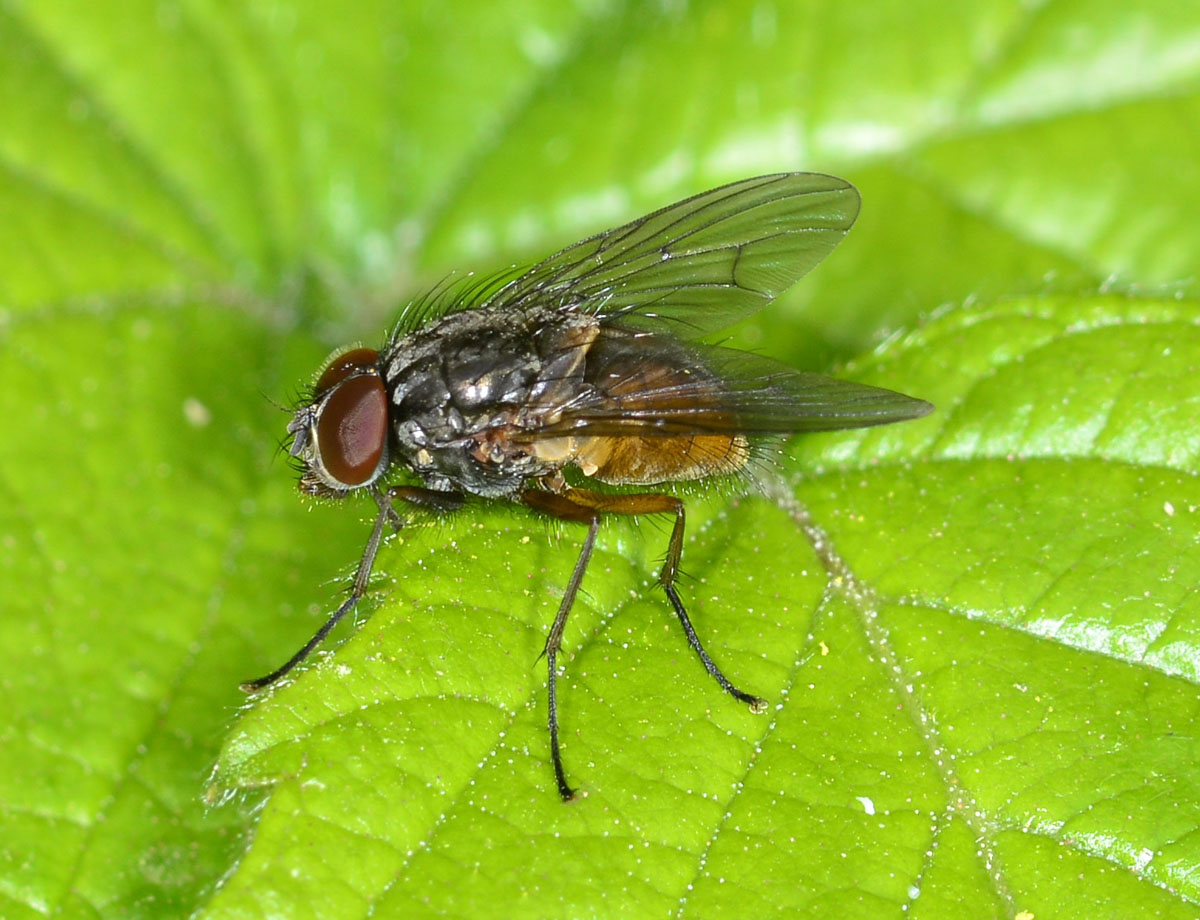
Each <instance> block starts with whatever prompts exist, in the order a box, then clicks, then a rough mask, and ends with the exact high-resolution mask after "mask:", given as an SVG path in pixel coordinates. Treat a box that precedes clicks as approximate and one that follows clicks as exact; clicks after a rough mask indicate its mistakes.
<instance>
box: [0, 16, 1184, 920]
mask: <svg viewBox="0 0 1200 920" xmlns="http://www.w3.org/2000/svg"><path fill="white" fill-rule="evenodd" d="M1198 33H1200V16H1198V15H1197V11H1196V10H1193V9H1192V8H1191V7H1190V6H1186V5H1185V6H1182V7H1181V6H1180V5H1178V4H1173V3H1167V2H1166V0H1155V2H1150V3H1139V4H1133V5H1130V4H1121V3H1115V2H1108V0H1076V2H1074V3H1069V4H1050V5H1044V6H1029V5H1028V4H1025V5H1022V4H1016V3H1012V2H1006V3H1000V2H993V3H988V2H984V0H976V2H971V3H965V4H958V5H947V4H945V3H933V2H926V0H919V2H907V3H898V2H895V3H893V2H889V0H874V2H872V3H869V4H866V5H862V4H859V5H853V4H850V5H847V4H835V3H805V4H788V5H774V4H770V3H759V2H755V3H738V2H731V0H714V2H707V3H700V4H695V5H691V6H681V5H672V4H667V5H662V6H659V7H653V8H652V7H649V6H646V5H642V4H628V5H626V4H620V3H614V2H603V0H594V2H588V3H580V4H576V5H567V4H562V3H550V2H546V0H522V2H521V3H519V4H516V5H514V4H501V5H496V4H485V3H475V4H468V3H458V4H455V5H453V6H452V7H449V8H447V7H444V6H443V7H436V6H430V7H428V8H427V9H425V10H418V9H416V8H415V7H414V6H413V5H411V4H390V3H385V2H382V0H379V2H375V3H370V4H356V5H354V8H353V13H352V14H350V13H348V12H347V11H346V10H345V9H343V8H342V7H338V6H334V5H332V4H324V3H319V2H313V0H308V2H302V0H291V2H288V3H283V4H279V3H276V4H248V5H237V4H221V3H212V2H209V0H187V2H167V3H162V2H155V3H144V2H135V3H125V4H121V5H120V6H119V7H118V6H116V5H114V4H110V3H91V4H81V3H68V2H61V0H47V2H43V0H39V2H37V3H29V2H24V3H23V2H15V0H10V2H8V3H6V4H3V5H0V111H2V112H3V116H0V214H2V215H3V218H2V219H0V413H2V416H0V417H3V418H5V419H7V420H8V421H9V430H8V432H7V433H6V436H5V438H4V439H3V444H2V446H0V494H2V496H3V500H0V598H3V600H2V601H0V606H2V613H3V616H0V675H2V677H0V705H2V706H3V709H4V711H5V712H6V713H7V714H8V718H7V719H6V720H5V723H4V726H3V728H2V729H0V816H2V817H0V821H2V826H0V915H2V916H4V917H6V918H7V917H14V918H21V917H40V916H45V915H47V914H53V915H59V916H68V917H75V916H91V917H114V918H116V917H119V918H128V917H166V916H179V917H182V916H201V917H214V918H215V917H230V916H246V917H260V916H286V917H297V918H302V917H305V916H312V917H357V916H365V915H367V914H371V915H373V916H380V917H383V916H402V917H412V916H434V915H437V916H445V915H453V916H464V917H465V916H470V917H475V916H489V915H504V916H514V917H515V916H529V917H541V916H612V917H623V918H627V917H640V916H651V915H653V916H661V915H664V914H670V915H677V916H678V915H691V916H701V917H709V916H721V915H730V916H750V915H765V916H784V915H793V914H798V915H827V916H841V917H872V918H873V917H880V916H893V915H896V916H898V915H900V914H906V915H909V916H916V917H921V918H938V917H960V916H963V915H970V916H981V917H983V916H1007V917H1017V916H1021V917H1027V916H1033V917H1036V918H1038V920H1043V918H1047V917H1077V916H1089V917H1090V916H1102V915H1112V916H1161V917H1181V918H1182V917H1192V916H1194V915H1195V913H1196V904H1197V903H1200V890H1198V889H1197V883H1196V879H1197V878H1198V877H1200V872H1198V869H1197V867H1198V866H1200V850H1198V848H1197V842H1196V836H1197V835H1196V831H1195V829H1196V827H1197V826H1198V817H1200V815H1198V812H1200V794H1198V793H1197V789H1198V788H1200V783H1198V780H1200V776H1198V775H1197V771H1198V768H1197V767H1196V764H1197V763H1198V762H1200V757H1197V753H1198V752H1197V751H1196V750H1195V747H1196V742H1195V740H1194V737H1193V736H1194V734H1195V733H1194V731H1192V725H1193V723H1194V721H1195V719H1196V716H1197V713H1196V700H1197V684H1198V682H1200V674H1198V673H1197V670H1198V666H1200V654H1198V648H1200V636H1198V634H1197V633H1198V630H1200V608H1198V607H1197V604H1196V602H1195V596H1196V593H1197V581H1198V573H1200V560H1198V558H1197V556H1198V554H1200V550H1198V549H1197V546H1200V542H1198V541H1197V533H1196V531H1197V514H1198V511H1197V509H1200V495H1198V494H1197V492H1198V489H1197V485H1196V476H1197V470H1198V466H1200V463H1198V460H1197V455H1198V453H1200V436H1198V435H1197V434H1196V432H1197V431H1200V425H1198V424H1197V422H1198V421H1200V419H1198V416H1200V389H1198V387H1197V385H1196V382H1195V381H1196V379H1197V374H1196V368H1197V366H1198V364H1200V345H1198V344H1197V342H1198V341H1200V340H1198V338H1197V335H1196V330H1197V326H1198V325H1200V303H1198V302H1197V300H1196V298H1195V296H1194V290H1193V288H1192V287H1191V283H1192V279H1193V278H1194V277H1195V276H1196V274H1197V262H1196V256H1195V254H1196V253H1197V252H1198V251H1200V229H1197V228H1198V226H1200V225H1198V224H1197V222H1196V220H1195V214H1196V212H1197V209H1198V207H1200V179H1198V178H1197V177H1198V176H1200V172H1197V170H1196V169H1195V163H1196V162H1197V158H1198V154H1200V149H1198V146H1197V140H1196V137H1195V133H1194V132H1191V131H1189V130H1187V126H1188V125H1190V124H1192V123H1194V122H1195V121H1196V119H1197V117H1198V116H1200V112H1198V111H1197V109H1198V108H1200V95H1198V94H1197V91H1196V87H1197V85H1200V84H1198V82H1197V77H1198V75H1200V54H1198V53H1197V51H1196V49H1197V47H1200V46H1198V45H1197V41H1196V36H1197V34H1198ZM799 168H807V169H819V170H822V171H827V172H832V173H835V174H838V175H843V176H845V177H847V178H849V179H851V180H852V181H853V182H855V184H856V185H858V186H859V188H860V190H861V191H862V194H863V199H864V210H863V215H862V217H861V219H860V221H859V224H858V226H857V227H856V228H855V229H854V231H853V232H852V233H851V234H850V236H849V238H848V239H847V241H846V242H845V243H844V244H843V245H842V247H841V248H840V249H839V250H838V251H837V252H836V253H834V254H833V255H832V256H831V257H830V258H829V260H828V262H827V264H825V265H822V266H821V267H819V268H818V269H817V270H816V271H815V272H814V273H813V275H811V276H810V277H809V278H806V279H805V281H804V282H803V283H802V284H801V285H799V286H798V287H797V289H796V290H795V291H794V292H792V293H790V294H788V295H787V296H785V297H784V298H782V299H781V301H780V303H778V304H776V305H775V306H774V307H772V308H771V309H769V310H767V311H764V312H763V313H762V314H761V315H759V316H758V317H755V318H754V319H753V320H752V321H751V322H749V323H746V324H744V325H743V327H742V328H740V329H739V330H737V331H736V338H735V342H736V343H738V344H741V345H743V346H750V347H755V348H759V349H762V350H765V351H769V352H771V353H772V354H775V355H777V356H779V357H781V358H783V359H784V360H787V361H789V362H791V363H793V364H796V365H798V366H804V367H809V368H814V369H827V368H828V367H829V366H830V365H831V364H832V363H834V362H843V361H847V360H853V363H852V364H851V365H850V366H849V367H848V368H846V369H844V370H843V371H842V372H843V373H845V374H847V375H848V376H852V377H854V378H856V379H862V380H865V381H867V382H871V383H877V384H881V385H884V386H890V387H893V388H897V389H901V390H903V391H905V392H909V393H912V394H913V395H917V396H921V397H924V398H928V399H930V400H931V401H933V402H934V403H935V404H936V405H937V407H938V411H937V412H936V413H935V414H934V415H932V416H930V417H929V418H926V419H923V420H920V421H918V422H914V423H909V424H905V425H901V426H894V427H889V428H883V429H874V430H870V431H864V432H850V433H846V434H842V435H837V436H834V435H822V436H812V437H807V438H804V439H802V440H798V441H796V442H795V443H793V444H791V445H789V446H788V448H787V453H786V455H785V456H783V457H781V458H780V462H779V463H778V464H777V465H775V466H773V467H772V469H773V470H774V472H772V473H770V474H768V475H765V477H764V483H763V491H762V492H759V491H756V490H753V489H750V490H748V491H747V492H746V493H745V494H738V493H736V492H730V491H728V490H715V491H708V492H703V493H696V494H692V493H687V501H688V523H689V538H688V541H687V543H686V546H685V556H684V569H685V571H686V573H687V576H688V577H686V578H684V579H683V580H682V581H681V591H682V592H683V594H684V597H685V599H686V601H687V602H688V604H689V609H690V611H691V614H692V617H693V620H694V622H695V625H696V628H697V630H698V631H699V633H700V635H701V637H702V639H703V640H704V642H705V644H706V646H707V648H708V649H709V651H710V652H711V653H712V654H713V656H714V658H716V660H717V661H718V662H719V664H720V665H721V666H722V668H723V669H724V670H725V671H726V672H727V673H728V674H729V675H730V676H731V677H732V678H734V679H735V681H736V682H737V683H738V684H739V685H740V686H742V687H744V688H745V689H748V690H751V691H753V692H755V693H759V694H762V695H763V696H766V697H768V698H769V699H770V701H771V703H772V706H771V708H770V709H769V710H768V712H767V713H765V714H763V715H761V716H756V715H754V714H752V713H750V712H749V711H747V709H746V708H745V707H744V706H743V705H741V704H738V703H736V702H735V701H733V700H732V699H731V698H729V697H727V696H726V695H724V694H722V693H721V691H720V689H719V688H718V687H717V686H716V685H715V684H714V683H713V682H712V681H711V680H710V679H709V678H708V676H707V675H706V674H705V673H704V671H703V669H702V668H701V667H700V665H699V663H698V662H697V661H696V659H695V656H694V654H693V653H692V652H691V650H690V649H689V648H688V646H687V644H686V642H685V641H684V639H683V637H682V635H681V634H680V630H679V627H678V623H677V622H676V621H675V619H674V616H673V615H672V613H671V611H670V608H669V606H668V605H667V604H666V602H665V599H664V598H663V597H662V594H661V592H660V591H659V590H658V589H656V588H655V587H654V580H655V577H656V573H657V568H658V565H659V564H660V560H661V558H662V553H663V552H664V550H665V543H666V537H667V533H668V529H667V526H666V524H665V523H664V522H661V521H655V520H652V519H648V518H647V519H643V520H641V521H640V522H638V523H636V524H635V523H629V522H619V521H618V522H611V523H608V524H606V526H605V528H604V530H603V533H602V538H601V543H600V546H599V548H598V550H597V555H596V557H595V559H594V560H593V563H592V568H591V570H590V572H589V575H588V578H587V580H586V582H585V585H584V593H583V595H581V597H580V599H579V602H578V603H577V606H576V610H575V612H574V614H573V616H572V619H571V621H570V623H569V624H568V628H567V633H566V637H565V647H564V655H563V657H562V659H561V661H560V663H561V664H562V669H563V675H562V677H561V679H560V682H559V688H560V703H561V715H562V720H563V741H564V756H565V759H566V765H567V769H568V771H569V774H570V777H571V779H572V781H573V782H575V783H577V784H578V785H579V786H580V787H581V789H582V790H583V791H584V793H585V795H584V796H582V797H581V798H580V799H579V800H578V801H576V802H574V803H572V804H570V805H566V806H564V805H562V804H561V803H560V802H559V801H558V799H557V796H556V794H555V792H554V787H553V777H552V773H551V770H550V766H549V762H548V761H549V756H548V744H547V738H546V730H545V726H544V722H545V709H546V676H545V670H544V666H545V663H544V661H539V660H538V654H539V652H540V651H541V649H542V644H543V642H544V639H545V631H546V629H547V627H548V624H549V622H550V620H551V619H552V618H553V614H554V611H555V609H556V608H557V604H558V601H559V598H560V597H561V592H562V589H563V587H564V585H565V583H566V581H567V578H568V577H569V573H570V570H571V567H572V565H573V564H574V560H575V555H576V552H577V547H578V544H579V540H580V537H581V534H580V533H579V532H577V529H576V528H573V527H569V526H563V527H561V528H548V527H547V525H546V524H545V523H544V522H542V521H540V520H538V519H535V518H533V517H531V516H529V515H526V514H523V513H520V512H518V511H515V510H512V509H508V508H506V507H499V506H487V507H481V508H475V509H472V510H471V511H470V512H469V513H465V514H462V515H459V516H456V517H453V518H449V519H446V520H438V521H426V522H424V523H423V524H422V526H418V527H413V528H411V529H409V530H407V531H405V532H404V533H403V534H402V535H400V537H398V538H396V539H393V540H392V541H391V542H390V543H389V544H388V546H387V547H386V548H385V550H384V552H383V553H382V554H381V556H380V560H379V563H378V565H377V571H378V572H379V573H380V578H379V581H378V585H377V589H376V590H375V591H373V592H372V595H371V597H370V598H369V603H366V604H364V605H363V607H364V609H363V611H362V612H361V615H360V617H359V619H358V622H357V623H354V624H349V623H348V624H346V625H345V626H343V627H340V628H339V629H338V631H337V632H336V634H335V635H334V636H333V637H331V640H330V641H329V642H328V643H326V647H325V649H324V650H323V652H322V653H321V654H320V655H319V656H317V657H316V658H315V659H314V661H313V662H312V663H311V664H309V665H306V666H305V667H304V668H303V669H302V670H301V671H299V672H298V673H297V677H296V679H295V680H294V681H293V682H290V683H288V684H287V685H286V686H282V687H279V688H277V689H276V690H275V691H273V692H271V693H268V694H265V695H263V697H262V698H256V699H253V700H246V699H245V698H244V697H243V696H242V695H241V694H240V693H239V692H238V691H237V689H236V686H237V683H238V682H239V681H240V680H243V679H246V678H248V677H252V676H254V675H256V674H259V673H262V672H263V671H265V670H267V669H269V668H271V667H273V666H275V665H277V664H279V663H280V662H281V661H282V660H283V659H284V658H286V656H287V655H289V654H290V653H291V652H292V651H294V650H295V648H296V647H298V646H299V644H300V643H301V642H303V641H304V640H305V639H306V638H307V637H308V636H309V635H310V634H311V632H312V631H313V629H315V628H316V626H317V625H318V624H319V623H320V622H321V621H322V620H323V618H324V616H326V615H327V614H328V612H329V609H330V608H331V606H332V605H333V604H335V603H336V601H337V599H338V597H339V596H340V595H339V592H340V590H341V588H342V585H343V581H344V579H345V577H346V576H347V574H348V572H349V571H350V570H351V568H352V566H353V564H354V563H355V562H356V561H357V559H358V554H359V552H360V551H361V545H362V542H363V541H364V540H365V538H366V535H367V534H366V528H367V525H366V524H365V523H364V521H363V520H362V518H363V517H364V516H366V515H367V514H369V511H370V508H369V507H368V504H369V503H367V504H359V503H357V502H347V503H345V505H344V506H337V505H321V506H315V507H310V506H306V505H304V504H303V503H302V502H300V501H299V500H297V498H296V496H295V493H294V488H293V483H292V482H291V480H290V476H289V474H288V471H287V469H286V466H285V464H283V463H282V462H281V461H280V460H279V458H278V457H276V456H275V452H276V445H277V439H278V438H279V436H280V435H281V434H282V428H283V422H284V419H285V416H284V415H283V413H281V412H279V411H277V410H276V409H275V408H274V407H273V406H272V405H271V404H270V402H269V400H268V399H264V398H263V394H266V395H267V396H268V397H269V398H270V399H276V400H286V399H287V398H288V395H287V394H288V393H289V392H291V391H292V390H293V389H294V388H295V387H297V386H298V385H302V384H303V383H304V382H305V381H306V380H307V377H308V375H309V374H310V373H311V372H312V370H313V369H314V368H315V367H316V366H317V365H318V363H319V361H320V358H321V356H322V355H323V354H325V353H326V352H327V351H328V350H329V349H330V348H331V347H333V346H334V345H337V344H341V343H342V342H343V341H346V340H352V339H355V338H362V339H364V340H367V341H373V340H374V339H375V338H376V337H377V330H378V329H379V328H381V327H382V326H384V325H386V323H387V322H388V321H389V319H390V317H391V316H392V315H394V313H395V311H396V309H397V307H398V306H399V305H400V304H402V303H403V302H404V301H405V300H406V299H407V298H408V297H411V296H415V295H417V294H419V293H421V292H422V291H423V290H424V289H426V288H427V287H428V286H429V285H430V284H432V283H435V282H436V281H437V280H438V279H439V278H441V277H442V276H444V274H445V272H446V271H448V270H450V269H452V268H459V269H467V268H475V269H480V270H488V269H489V268H492V267H495V266H499V265H503V264H506V263H508V262H509V261H513V260H517V261H528V260H530V259H534V258H537V257H538V256H541V255H544V254H546V253H548V252H550V251H551V250H552V249H553V248H554V247H555V246H557V245H560V244H565V243H569V242H571V241H573V240H574V239H578V238H579V237H581V236H583V235H584V234H586V233H589V232H592V231H595V230H599V229H603V228H604V227H606V226H609V225H612V224H615V223H617V222H619V221H621V220H625V219H628V218H631V217H634V216H636V215H638V214H640V213H642V212H644V211H645V210H648V209H649V208H652V207H655V206H659V205H662V204H665V203H667V202H669V201H672V200H674V199H676V198H679V197H682V196H684V195H686V194H688V193H692V192H696V191H699V190H702V189H704V188H706V187H709V186H711V185H715V184H718V183H720V182H722V181H726V180H731V179H736V178H740V177H743V176H747V175H752V174H755V173H761V172H770V171H776V170H781V169H799ZM947 304H950V305H952V306H946V305H947ZM902 328H907V329H909V332H908V334H906V335H904V336H903V337H899V338H897V337H895V336H893V333H894V331H895V330H897V329H902ZM885 341H886V343H887V344H886V347H883V348H875V346H876V345H878V343H880V342H885ZM214 771H215V772H214Z"/></svg>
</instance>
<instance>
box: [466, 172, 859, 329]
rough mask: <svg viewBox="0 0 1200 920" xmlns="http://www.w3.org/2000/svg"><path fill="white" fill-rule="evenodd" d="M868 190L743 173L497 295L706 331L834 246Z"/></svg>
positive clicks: (751, 306)
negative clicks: (861, 192)
mask: <svg viewBox="0 0 1200 920" xmlns="http://www.w3.org/2000/svg"><path fill="white" fill-rule="evenodd" d="M858 208H859V197H858V191H857V190H856V189H855V188H854V186H852V185H850V183H848V182H846V181H844V180H842V179H837V178H835V177H833V176H825V175H821V174H819V173H782V174H779V175H773V176H759V177H757V178H754V179H743V180H742V181H740V182H734V183H732V184H730V185H724V186H721V187H720V188H715V189H712V190H711V191H708V192H704V193H702V194H700V195H696V196H695V197H693V198H688V199H686V200H684V201H680V202H678V203H676V204H673V205H670V206H669V207H666V208H663V209H662V210H661V211H655V212H654V213H653V214H648V215H646V216H645V217H643V218H640V219H639V220H635V221H633V222H632V223H629V224H626V225H625V226H623V227H618V228H616V229H615V230H609V231H608V232H607V233H601V234H599V235H598V236H594V237H591V238H590V239H586V240H584V241H583V242H581V243H576V244H575V245H574V246H571V247H568V248H567V249H564V250H562V252H559V253H558V254H557V255H553V256H551V257H550V258H548V259H546V260H545V261H544V262H542V263H540V264H538V265H536V266H534V267H533V268H532V269H530V270H529V271H528V272H526V273H525V274H523V275H521V276H519V277H517V278H516V279H514V280H513V281H511V282H509V283H508V284H506V285H505V286H504V287H502V288H501V289H500V290H499V291H497V292H496V293H495V294H493V295H491V296H490V297H489V298H488V300H487V305H489V306H497V307H512V308H516V309H525V308H532V307H543V306H549V307H574V308H577V309H581V310H586V311H590V312H593V313H597V314H600V315H604V316H611V317H621V321H622V323H624V324H626V325H629V326H632V327H635V328H647V329H649V328H659V329H661V328H663V326H662V325H661V321H662V320H667V321H669V322H670V323H671V326H670V329H671V331H672V332H673V333H674V334H675V335H677V336H679V337H681V338H695V337H697V336H700V335H704V334H705V333H708V332H713V331H715V330H717V329H722V328H724V327H725V326H728V325H729V324H730V323H733V322H734V321H736V320H738V319H741V318H742V317H744V316H747V315H749V314H750V313H753V312H754V311H756V310H758V309H760V308H761V307H763V306H765V305H766V304H768V303H770V302H771V301H772V300H774V299H775V298H776V297H777V296H778V295H779V294H780V293H782V292H783V291H785V290H787V289H788V288H789V287H791V286H792V285H793V284H794V283H795V282H796V281H797V279H799V278H800V277H801V276H802V275H804V274H805V273H807V272H808V271H809V270H810V269H812V268H813V267H814V266H815V265H816V264H817V263H818V262H820V261H821V260H822V259H823V258H825V256H827V255H828V254H829V253H830V252H831V251H832V250H833V248H834V247H835V246H837V244H838V243H839V242H840V241H841V239H842V237H843V236H845V235H846V232H847V231H848V230H849V229H850V227H851V225H852V224H853V223H854V219H855V218H856V217H857V216H858Z"/></svg>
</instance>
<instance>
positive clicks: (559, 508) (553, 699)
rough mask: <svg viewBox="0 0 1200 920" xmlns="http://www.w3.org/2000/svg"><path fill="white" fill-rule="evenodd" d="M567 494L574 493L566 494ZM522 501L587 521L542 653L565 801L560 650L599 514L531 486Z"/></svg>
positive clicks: (568, 793) (569, 795) (553, 752)
mask: <svg viewBox="0 0 1200 920" xmlns="http://www.w3.org/2000/svg"><path fill="white" fill-rule="evenodd" d="M567 494H568V495H569V494H571V493H567ZM521 501H522V502H524V503H525V504H526V505H528V506H529V507H530V508H532V509H533V510H535V511H540V512H541V513H542V514H548V515H550V516H551V517H554V518H558V519H559V520H560V521H570V522H571V523H574V524H587V525H588V532H587V537H586V538H584V541H583V548H582V549H581V550H580V551H579V559H578V560H576V562H575V571H573V572H572V573H571V580H570V581H569V582H567V590H566V592H564V594H563V599H562V602H561V603H560V604H559V605H558V613H557V614H556V615H555V617H554V623H553V625H551V627H550V634H549V635H548V636H546V647H545V649H544V650H543V651H542V654H543V655H545V656H546V665H547V668H548V669H549V678H548V681H547V687H548V696H549V698H550V699H549V704H550V713H549V719H548V725H549V728H550V758H551V760H552V761H553V763H554V779H555V780H556V781H557V783H558V794H559V795H560V796H562V800H563V801H564V802H569V801H571V799H573V798H575V790H574V789H572V788H571V787H570V786H569V785H567V774H566V771H565V770H564V769H563V762H562V753H561V752H560V751H559V747H558V652H559V649H561V648H562V637H563V630H564V629H566V626H567V615H568V614H570V612H571V607H572V606H574V604H575V596H576V595H577V594H578V593H579V585H580V584H581V583H582V582H583V575H584V572H586V571H587V567H588V561H589V560H590V559H591V558H592V550H593V549H594V548H595V546H596V534H597V533H598V532H599V530H600V515H599V513H598V512H596V511H595V510H594V509H592V508H587V507H585V506H583V505H579V504H576V503H575V502H573V501H571V500H570V499H569V498H567V497H566V496H565V495H557V494H555V493H553V492H541V491H536V490H533V489H528V490H526V491H525V492H523V493H521Z"/></svg>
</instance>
